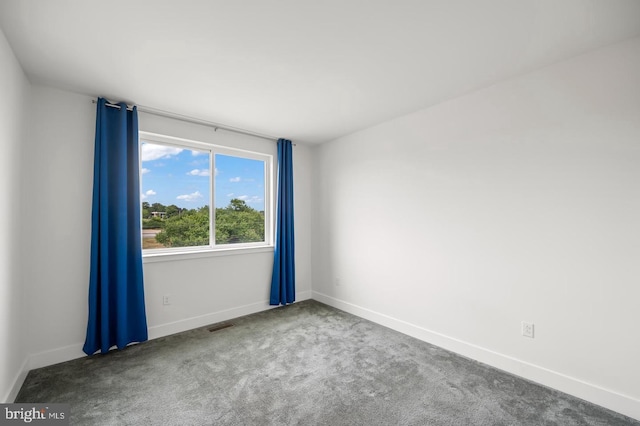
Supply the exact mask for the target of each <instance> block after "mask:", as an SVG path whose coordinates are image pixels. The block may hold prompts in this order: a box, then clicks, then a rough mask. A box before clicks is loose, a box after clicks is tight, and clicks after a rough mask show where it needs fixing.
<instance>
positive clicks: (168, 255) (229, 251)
mask: <svg viewBox="0 0 640 426" xmlns="http://www.w3.org/2000/svg"><path fill="white" fill-rule="evenodd" d="M266 252H272V253H273V246H260V247H233V248H229V247H225V248H216V249H211V248H206V249H204V248H203V249H200V250H189V251H186V250H185V251H172V252H166V251H165V252H161V253H153V252H151V253H145V252H143V253H142V263H155V262H172V261H176V260H190V259H200V258H203V257H218V256H236V255H244V254H254V253H266Z"/></svg>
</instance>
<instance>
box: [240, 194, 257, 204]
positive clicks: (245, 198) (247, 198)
mask: <svg viewBox="0 0 640 426" xmlns="http://www.w3.org/2000/svg"><path fill="white" fill-rule="evenodd" d="M235 198H237V199H239V200H242V201H244V202H245V203H259V202H261V201H262V198H260V197H258V196H257V195H252V196H251V197H250V196H248V195H239V196H237V197H235Z"/></svg>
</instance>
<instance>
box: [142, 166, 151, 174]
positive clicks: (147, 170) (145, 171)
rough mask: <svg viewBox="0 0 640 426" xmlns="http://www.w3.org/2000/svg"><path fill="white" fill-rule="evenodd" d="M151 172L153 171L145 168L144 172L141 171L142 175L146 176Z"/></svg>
mask: <svg viewBox="0 0 640 426" xmlns="http://www.w3.org/2000/svg"><path fill="white" fill-rule="evenodd" d="M150 171H151V170H149V169H145V168H144V167H143V168H142V170H140V173H142V174H143V175H144V174H147V173H149V172H150Z"/></svg>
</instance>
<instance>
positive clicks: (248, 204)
mask: <svg viewBox="0 0 640 426" xmlns="http://www.w3.org/2000/svg"><path fill="white" fill-rule="evenodd" d="M215 165H216V173H215V175H216V176H215V194H216V200H215V205H216V224H215V226H216V244H237V243H253V242H261V241H264V207H265V204H264V194H265V192H264V172H265V162H264V161H261V160H253V159H250V158H243V157H235V156H231V155H222V154H215Z"/></svg>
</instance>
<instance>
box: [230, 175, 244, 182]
mask: <svg viewBox="0 0 640 426" xmlns="http://www.w3.org/2000/svg"><path fill="white" fill-rule="evenodd" d="M241 180H242V178H241V177H240V176H238V177H232V178H231V179H229V182H240V181H241Z"/></svg>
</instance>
